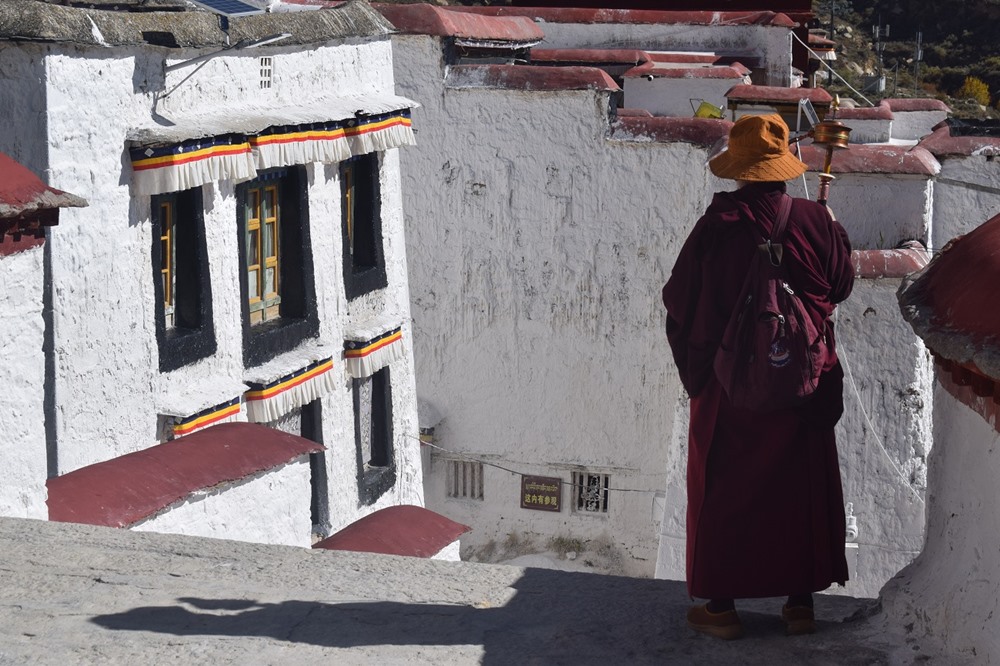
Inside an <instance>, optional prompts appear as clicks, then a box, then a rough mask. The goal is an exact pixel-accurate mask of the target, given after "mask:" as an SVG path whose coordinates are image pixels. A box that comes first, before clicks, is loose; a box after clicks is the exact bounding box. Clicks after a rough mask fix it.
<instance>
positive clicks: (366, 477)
mask: <svg viewBox="0 0 1000 666" xmlns="http://www.w3.org/2000/svg"><path fill="white" fill-rule="evenodd" d="M394 485H396V466H395V465H393V466H391V467H369V468H368V469H366V470H365V471H364V472H363V473H362V474H361V475H360V476H359V477H358V499H360V500H361V504H362V505H364V506H370V505H372V504H374V503H375V502H377V501H378V498H379V497H381V496H382V495H384V494H385V493H386V491H388V490H389V489H390V488H392V487H393V486H394Z"/></svg>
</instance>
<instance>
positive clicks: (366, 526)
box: [313, 505, 469, 557]
mask: <svg viewBox="0 0 1000 666" xmlns="http://www.w3.org/2000/svg"><path fill="white" fill-rule="evenodd" d="M468 531H469V527H468V526H466V525H462V524H461V523H456V522H455V521H454V520H450V519H448V518H445V517H444V516H442V515H441V514H438V513H434V512H433V511H430V510H429V509H425V508H423V507H419V506H412V505H402V506H391V507H388V508H386V509H381V510H379V511H376V512H375V513H372V514H371V515H368V516H365V517H364V518H362V519H360V520H356V521H355V522H353V523H351V524H350V525H348V526H347V527H345V528H344V529H342V530H340V531H339V532H337V533H336V534H334V535H332V536H330V537H327V538H326V539H323V540H322V541H320V542H319V543H316V544H314V545H313V548H323V549H326V550H351V551H357V552H362V553H382V554H384V555H406V556H410V557H433V556H434V555H437V554H438V553H439V552H441V549H442V548H444V547H445V546H447V545H448V544H450V543H452V542H453V541H455V539H457V538H458V537H460V536H461V535H463V534H465V533H466V532H468Z"/></svg>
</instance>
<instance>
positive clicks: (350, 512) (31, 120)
mask: <svg viewBox="0 0 1000 666" xmlns="http://www.w3.org/2000/svg"><path fill="white" fill-rule="evenodd" d="M61 48H62V49H63V51H72V52H61V51H60V49H61ZM297 48H298V47H287V48H279V49H258V50H256V51H257V52H253V53H252V55H221V56H218V57H216V58H213V59H210V60H208V61H207V62H205V63H203V64H202V65H201V66H198V67H191V68H182V69H179V70H177V71H174V72H171V73H169V74H167V75H166V77H165V78H164V73H163V59H162V55H161V54H160V52H159V51H157V52H153V51H147V50H143V49H139V48H136V49H118V50H115V51H113V52H111V51H107V50H100V51H97V52H93V53H86V54H84V53H82V52H76V51H73V50H72V49H70V48H69V47H60V46H38V47H35V46H25V47H23V49H21V48H9V47H8V48H5V49H3V51H0V63H5V62H8V61H10V62H13V63H14V64H16V65H18V66H19V67H21V69H20V70H18V69H17V68H16V67H13V66H11V67H7V68H4V69H2V70H0V71H3V72H13V74H9V75H7V76H8V78H10V79H11V80H14V79H17V80H18V82H19V85H20V86H21V87H20V88H19V89H18V90H17V92H11V91H7V90H5V91H3V92H0V96H3V98H6V97H9V98H10V99H11V100H35V101H38V100H40V103H41V109H42V112H41V113H42V117H41V120H38V119H37V118H36V117H34V116H31V114H27V115H26V119H25V120H23V121H18V122H20V123H21V124H20V125H18V126H16V127H13V128H11V132H10V133H11V134H18V133H19V132H21V133H29V134H30V133H38V132H42V136H43V139H42V142H41V143H42V145H48V146H49V149H48V154H47V155H46V154H41V155H39V154H38V153H37V152H35V151H36V148H37V147H36V146H35V145H34V144H30V143H27V142H24V141H11V142H10V143H7V144H5V147H10V148H13V150H12V151H11V152H12V155H13V156H14V157H15V158H16V159H19V160H21V161H22V162H24V163H26V164H33V163H37V164H41V165H43V166H44V168H46V169H47V172H48V174H49V175H50V178H49V184H51V185H52V186H54V187H57V188H60V189H64V190H67V191H72V192H78V193H79V194H80V195H81V196H84V197H86V198H87V199H88V200H89V201H90V202H91V205H90V207H89V208H87V209H85V210H84V211H82V212H76V213H74V214H73V215H66V216H64V222H65V224H64V225H62V226H60V227H58V228H57V229H55V230H53V232H52V238H51V240H50V241H49V242H50V243H51V250H52V259H53V260H52V273H53V294H54V297H53V300H54V312H55V315H54V330H55V359H54V360H55V368H56V377H55V390H56V404H57V405H58V409H57V410H56V413H55V415H54V418H55V423H54V424H53V427H54V432H55V434H56V437H57V442H58V452H59V459H58V468H59V472H60V473H66V472H68V471H71V470H74V469H77V468H79V467H82V466H85V465H88V464H91V463H94V462H98V461H102V460H107V459H110V458H114V457H116V456H120V455H123V454H125V453H128V452H131V451H135V450H138V449H142V448H146V447H148V446H151V445H153V444H156V443H157V440H156V415H157V412H158V411H160V410H162V408H163V407H164V406H169V405H170V404H172V403H176V402H177V401H178V399H180V398H183V397H184V396H185V395H187V394H188V393H190V392H191V391H192V390H197V391H199V392H201V393H202V394H205V395H208V396H211V397H212V398H213V399H215V398H216V397H217V402H222V401H223V400H226V399H231V398H233V397H235V395H234V394H233V393H232V386H233V382H234V381H235V382H240V381H242V380H243V378H244V371H245V369H244V366H243V347H242V319H241V317H242V314H241V309H240V292H239V275H240V271H242V270H243V269H242V268H241V267H240V265H239V258H238V245H237V244H238V242H239V238H238V237H237V230H236V198H235V186H234V184H233V183H231V182H221V183H213V184H209V185H206V186H205V187H204V190H203V192H204V200H205V227H206V236H207V245H208V256H209V272H210V275H211V280H212V296H213V315H214V325H215V333H216V341H217V345H218V351H217V352H216V354H214V355H213V356H211V357H209V358H206V359H202V360H200V361H197V362H195V363H193V364H191V365H188V366H184V367H183V368H180V369H178V370H175V371H173V372H170V373H160V372H159V371H158V366H157V353H158V352H157V344H156V338H155V328H154V303H153V300H154V295H153V282H152V268H151V265H150V261H151V259H150V248H151V243H152V239H151V236H150V233H151V227H150V219H149V202H148V198H145V197H133V196H132V191H131V188H130V182H131V166H130V164H129V158H128V153H127V151H126V149H125V140H126V135H127V133H128V132H129V131H130V130H133V129H135V128H137V127H151V126H154V125H155V123H156V122H165V119H166V120H172V121H174V122H181V121H182V119H192V118H197V117H198V116H199V115H200V114H203V113H206V112H208V111H210V112H211V113H213V114H219V113H223V112H225V110H226V109H233V110H238V109H240V108H242V107H243V106H244V105H245V103H246V100H247V99H253V100H254V103H255V104H260V105H271V106H273V107H275V108H279V109H280V108H285V107H288V106H294V105H299V104H310V103H314V102H315V101H316V100H317V99H321V98H323V97H327V96H329V97H332V96H340V95H347V94H351V95H355V94H360V95H363V94H370V93H379V92H382V93H385V92H389V93H391V92H392V91H393V80H392V69H391V60H392V51H391V45H390V42H389V41H388V39H385V40H381V41H370V42H356V41H351V42H348V43H346V44H344V45H339V46H338V45H327V46H325V47H320V48H298V50H296V49H297ZM195 55H198V52H195V51H185V52H179V53H178V56H177V57H176V61H180V60H184V59H187V58H191V57H194V56H195ZM261 55H272V56H273V57H274V63H273V72H274V74H273V76H274V81H273V87H272V88H270V89H266V90H262V89H260V87H259V67H260V61H259V57H260V56H261ZM81 56H85V57H81ZM170 62H174V60H171V61H170ZM31 67H34V68H35V69H42V70H43V71H44V76H41V77H35V78H33V77H25V76H22V77H20V78H19V79H18V77H17V76H15V75H14V74H16V73H17V71H21V72H27V71H28V70H29V69H30V68H31ZM195 68H197V72H195V73H194V74H193V75H192V71H193V70H194V69H195ZM189 75H190V78H186V77H188V76H189ZM164 90H168V91H170V93H169V95H168V96H167V97H166V99H162V98H160V99H159V100H158V101H155V100H154V96H155V95H156V94H157V93H159V94H161V95H162V93H163V91H164ZM154 101H155V107H154ZM32 103H35V102H32ZM31 108H33V107H31ZM46 109H47V113H46ZM154 109H155V110H154ZM36 115H37V114H36ZM46 132H47V135H46ZM7 134H8V132H4V133H3V135H4V136H6V135H7ZM19 151H21V152H24V153H25V154H21V152H19ZM396 152H397V151H395V150H391V151H387V152H386V153H385V154H384V155H383V164H382V172H381V192H382V207H381V212H382V224H383V236H384V242H385V257H386V272H387V278H388V284H389V286H388V288H387V289H384V290H380V291H379V292H377V293H373V294H369V295H366V296H364V297H362V298H359V299H357V300H355V301H353V302H351V303H348V302H347V299H346V297H345V295H344V286H343V271H342V268H341V266H342V264H341V259H342V256H341V255H342V244H341V221H340V220H341V201H340V183H339V176H338V172H337V168H336V165H308V166H307V167H306V174H307V179H308V186H309V198H310V224H311V240H312V251H313V260H314V267H315V283H316V295H317V302H318V311H319V321H320V341H321V342H323V343H326V344H328V345H331V348H332V349H333V353H334V355H335V356H336V358H335V372H336V373H338V377H339V381H338V385H339V389H338V391H337V392H336V393H335V394H334V395H332V396H329V397H327V398H325V399H324V400H323V403H324V404H323V432H324V438H325V443H326V445H327V447H328V449H329V451H328V452H327V456H326V461H327V466H328V469H327V472H328V476H329V489H330V516H331V523H332V525H331V527H332V528H333V529H337V528H338V527H341V526H343V525H346V524H348V523H351V522H353V521H354V520H356V519H358V518H360V517H362V516H364V515H366V514H367V513H370V512H371V511H374V510H377V509H379V508H383V507H384V506H388V505H391V504H398V503H411V504H422V478H421V473H420V459H419V455H420V454H419V445H418V444H417V435H418V428H417V419H416V388H415V383H414V379H413V364H412V360H411V358H412V356H411V355H412V341H411V339H412V329H411V327H410V323H409V319H410V315H409V299H408V286H407V273H406V252H405V244H404V240H403V226H402V210H401V194H400V179H399V173H398V170H399V159H398V155H397V154H396ZM375 315H378V316H380V317H386V318H387V319H388V320H392V321H395V322H396V323H397V324H401V325H403V327H404V328H403V333H404V345H405V347H406V351H407V353H406V356H405V358H404V359H402V360H399V361H396V362H394V363H393V364H392V368H391V375H392V392H393V402H394V404H393V417H394V424H393V431H394V436H395V442H394V451H395V456H396V463H397V483H396V486H395V488H393V489H392V490H390V491H389V492H387V493H386V494H385V495H384V496H383V497H382V498H381V499H380V500H379V501H378V502H377V503H376V504H375V505H373V506H370V507H361V506H359V503H358V491H357V458H356V455H357V454H356V451H355V444H354V428H353V422H354V420H353V404H352V395H351V384H350V379H349V377H348V376H347V374H346V369H345V366H344V363H343V361H342V360H341V359H340V355H339V352H338V350H339V349H340V348H341V347H342V343H343V340H344V333H345V331H346V330H348V329H349V328H350V327H351V326H352V325H356V324H359V323H361V322H365V321H368V320H369V319H371V318H372V317H373V316H375ZM305 344H313V343H312V342H306V343H305ZM278 362H279V363H280V362H281V361H280V359H279V361H278ZM289 363H293V362H292V361H291V360H289ZM39 367H41V366H39ZM299 367H301V363H298V365H296V366H295V367H292V365H289V367H288V368H287V371H293V370H296V369H298V368H299ZM39 386H41V383H39ZM211 404H214V403H211V402H210V403H208V404H206V405H205V406H210V405H211ZM39 420H40V423H41V419H40V417H39ZM43 443H44V440H43ZM42 453H43V455H42V457H41V464H42V476H41V477H40V478H41V481H42V482H43V483H44V469H45V468H44V465H45V458H44V449H43V451H42ZM299 501H300V502H302V503H304V506H305V509H306V515H307V518H308V506H309V492H308V484H307V487H306V491H305V493H304V495H303V496H302V497H301V498H300V500H299ZM308 533H309V529H308V526H307V527H306V530H305V532H304V535H305V536H306V537H308Z"/></svg>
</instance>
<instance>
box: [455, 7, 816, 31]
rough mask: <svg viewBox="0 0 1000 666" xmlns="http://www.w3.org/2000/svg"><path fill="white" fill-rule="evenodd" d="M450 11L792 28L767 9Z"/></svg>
mask: <svg viewBox="0 0 1000 666" xmlns="http://www.w3.org/2000/svg"><path fill="white" fill-rule="evenodd" d="M449 9H450V10H451V11H456V12H469V13H474V14H483V15H487V16H526V17H528V18H530V19H532V20H534V21H544V22H546V23H584V24H597V23H621V24H653V25H655V24H662V25H670V24H678V25H724V26H731V25H762V26H773V27H781V28H794V27H796V26H797V25H798V24H797V23H796V22H795V21H793V20H792V19H790V18H789V17H788V16H787V15H786V14H782V13H779V12H771V11H756V12H752V11H751V12H711V11H660V10H651V9H589V8H571V7H567V8H562V7H555V8H553V7H457V6H456V7H450V8H449Z"/></svg>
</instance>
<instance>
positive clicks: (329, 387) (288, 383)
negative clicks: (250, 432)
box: [244, 358, 336, 423]
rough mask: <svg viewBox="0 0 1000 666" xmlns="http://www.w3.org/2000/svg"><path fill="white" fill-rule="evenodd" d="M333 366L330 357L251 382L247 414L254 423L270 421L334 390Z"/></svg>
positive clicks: (247, 397) (246, 396)
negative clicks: (271, 377)
mask: <svg viewBox="0 0 1000 666" xmlns="http://www.w3.org/2000/svg"><path fill="white" fill-rule="evenodd" d="M331 370H333V359H332V358H327V359H323V360H319V361H315V362H313V363H310V364H309V365H307V366H306V367H304V368H302V369H301V370H296V371H295V372H292V373H289V374H286V375H284V376H282V377H279V378H278V379H275V380H274V381H271V382H266V383H258V382H247V385H248V386H249V387H250V390H249V391H247V392H246V393H245V394H244V398H245V400H246V405H247V417H248V418H249V420H250V421H251V422H253V423H268V422H270V421H274V420H276V419H279V418H281V417H282V416H284V415H285V414H287V413H288V412H290V411H292V410H293V409H295V408H297V407H301V406H302V405H305V404H308V403H310V402H312V401H313V400H317V399H319V398H322V397H323V396H326V395H329V394H331V393H333V391H334V390H335V389H336V385H335V384H334V379H333V373H332V372H331Z"/></svg>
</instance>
